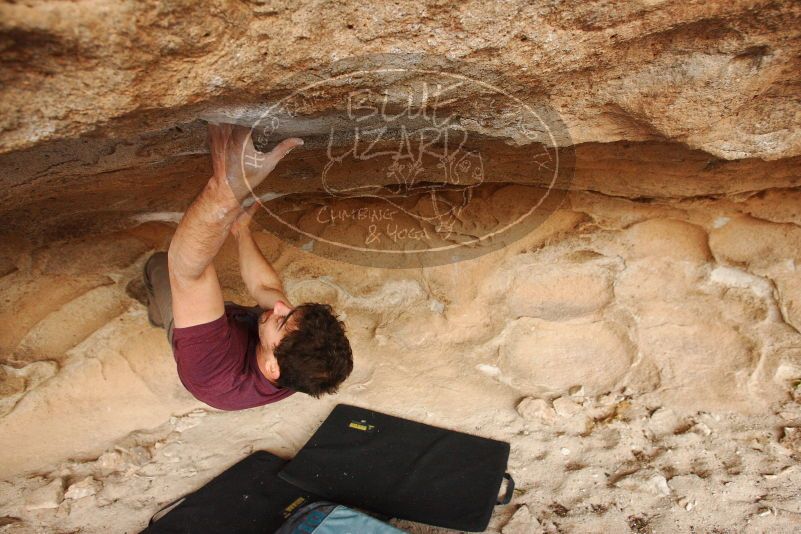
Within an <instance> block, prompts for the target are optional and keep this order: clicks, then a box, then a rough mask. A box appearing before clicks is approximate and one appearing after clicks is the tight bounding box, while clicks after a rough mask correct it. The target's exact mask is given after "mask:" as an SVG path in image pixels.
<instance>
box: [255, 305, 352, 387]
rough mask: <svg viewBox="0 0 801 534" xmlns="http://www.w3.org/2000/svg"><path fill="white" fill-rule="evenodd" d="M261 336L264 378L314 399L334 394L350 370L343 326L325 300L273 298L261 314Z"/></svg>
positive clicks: (350, 356) (350, 365)
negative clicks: (302, 301)
mask: <svg viewBox="0 0 801 534" xmlns="http://www.w3.org/2000/svg"><path fill="white" fill-rule="evenodd" d="M259 340H260V344H261V350H262V352H263V353H264V359H265V366H264V367H265V375H266V376H267V378H268V379H269V380H271V381H273V382H274V383H276V384H277V385H279V386H282V387H286V388H290V389H293V390H295V391H300V392H302V393H306V394H308V395H311V396H313V397H319V396H320V395H322V394H324V393H335V392H336V391H337V389H338V387H339V385H340V384H341V383H342V382H344V381H345V379H346V378H347V377H348V376H349V375H350V373H351V371H352V370H353V355H352V352H351V348H350V343H349V342H348V338H347V337H346V336H345V325H344V323H343V322H342V321H340V320H339V319H337V317H336V316H335V315H334V314H333V311H332V308H331V306H329V305H327V304H315V303H307V304H302V305H300V306H297V307H291V306H289V305H287V304H285V303H284V302H282V301H278V302H276V304H275V307H274V308H273V309H272V310H271V311H266V312H264V313H263V314H262V315H261V317H260V318H259Z"/></svg>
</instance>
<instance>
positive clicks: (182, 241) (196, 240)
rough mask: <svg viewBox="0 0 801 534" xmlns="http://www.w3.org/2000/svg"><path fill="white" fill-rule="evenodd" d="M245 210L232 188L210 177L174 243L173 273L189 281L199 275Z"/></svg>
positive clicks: (187, 212)
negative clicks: (240, 205) (242, 210)
mask: <svg viewBox="0 0 801 534" xmlns="http://www.w3.org/2000/svg"><path fill="white" fill-rule="evenodd" d="M239 213H241V209H240V207H239V204H238V203H237V201H236V198H235V197H234V195H233V193H232V192H231V189H230V188H229V187H228V185H227V184H226V183H225V182H221V181H220V180H218V179H216V178H212V179H211V180H209V182H208V184H206V187H205V188H204V189H203V191H201V193H200V195H198V197H197V198H196V199H195V200H194V202H192V205H190V206H189V209H187V210H186V213H185V214H184V217H183V219H181V223H180V224H179V225H178V228H177V229H176V231H175V235H174V236H173V238H172V242H171V243H170V250H169V267H170V274H171V275H173V276H175V277H178V278H184V279H189V280H194V279H197V278H199V277H200V276H201V275H202V274H203V272H204V271H205V270H206V268H207V267H208V266H209V265H210V264H211V262H212V261H213V260H214V257H215V256H216V255H217V253H218V252H219V251H220V248H221V247H222V245H223V242H224V241H225V238H226V237H227V236H228V232H229V229H230V228H231V224H232V223H233V222H234V220H235V219H236V217H237V216H238V215H239Z"/></svg>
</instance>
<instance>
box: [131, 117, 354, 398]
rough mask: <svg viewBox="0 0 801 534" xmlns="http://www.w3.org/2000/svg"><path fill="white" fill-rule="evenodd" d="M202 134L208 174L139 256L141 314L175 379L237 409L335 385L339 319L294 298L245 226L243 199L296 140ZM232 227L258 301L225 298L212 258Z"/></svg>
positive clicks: (345, 354)
mask: <svg viewBox="0 0 801 534" xmlns="http://www.w3.org/2000/svg"><path fill="white" fill-rule="evenodd" d="M209 135H210V142H211V156H212V165H213V168H214V173H213V175H212V177H211V179H210V180H209V182H208V183H207V184H206V187H205V188H204V189H203V191H202V192H201V193H200V195H199V196H198V197H197V198H196V199H195V200H194V202H192V205H191V206H189V209H187V211H186V213H185V214H184V217H183V219H182V220H181V223H180V224H179V225H178V228H177V229H176V231H175V235H174V236H173V239H172V242H171V243H170V248H169V252H168V253H166V254H165V253H164V252H158V253H156V254H154V255H153V256H151V257H150V259H148V261H147V263H146V264H145V273H144V281H145V288H146V289H147V293H148V297H149V303H148V317H149V319H150V321H151V323H153V324H154V325H157V326H163V327H164V328H165V329H166V330H167V338H168V339H169V341H170V344H171V345H172V349H173V354H174V356H175V361H176V364H177V367H178V376H179V377H180V379H181V382H182V383H183V384H184V386H185V387H186V389H187V390H189V392H191V393H192V394H193V395H194V396H195V397H196V398H198V399H199V400H201V401H203V402H205V403H206V404H208V405H210V406H213V407H215V408H220V409H223V410H241V409H245V408H252V407H254V406H261V405H263V404H268V403H271V402H276V401H279V400H281V399H284V398H286V397H288V396H289V395H291V394H292V393H294V392H295V391H300V392H303V393H307V394H309V395H312V396H314V397H319V396H320V395H322V394H324V393H334V392H336V390H337V388H338V387H339V385H340V384H341V383H342V382H343V381H344V380H345V379H346V378H347V377H348V375H349V374H350V372H351V371H352V369H353V358H352V354H351V348H350V344H349V342H348V339H347V337H346V336H345V328H344V324H343V323H342V322H341V321H340V320H338V319H337V317H336V316H335V315H334V314H333V313H332V309H331V307H330V306H328V305H325V304H315V303H307V304H302V305H300V306H297V307H294V306H292V304H291V303H290V302H289V299H287V297H286V295H285V292H284V288H283V285H282V283H281V279H280V277H279V276H278V274H277V273H276V272H275V270H274V269H273V268H272V266H271V265H270V263H269V262H268V261H267V259H266V258H265V257H264V256H263V255H262V253H261V251H260V250H259V248H258V246H257V245H256V242H255V240H254V239H253V236H252V235H251V232H250V221H251V217H252V215H253V211H254V209H255V206H254V207H251V208H249V209H246V210H243V209H242V207H241V206H242V205H243V201H244V200H245V199H246V198H247V197H248V196H249V192H250V190H251V189H255V188H256V186H258V185H259V183H261V182H262V181H263V180H264V178H266V177H267V175H268V174H269V173H270V172H271V171H272V170H273V168H275V165H276V164H277V163H278V162H279V161H280V160H281V159H282V158H283V157H284V156H285V155H286V154H287V153H288V152H289V151H290V150H292V149H293V148H295V147H297V146H300V145H302V144H303V141H302V140H301V139H297V138H292V139H286V140H284V141H283V142H281V143H280V144H278V146H276V147H275V148H274V149H273V150H272V151H271V152H270V153H269V154H262V153H260V152H257V151H256V149H255V147H254V146H253V141H252V140H251V137H250V131H248V129H247V128H243V127H238V126H232V125H228V124H209ZM250 163H257V165H256V166H255V167H251V166H250ZM229 233H231V234H232V235H233V236H234V237H235V238H236V240H237V244H238V250H239V264H240V269H241V273H242V279H243V280H244V282H245V286H246V287H247V289H248V292H249V293H250V294H251V296H253V298H254V299H255V301H256V302H257V303H258V304H257V306H254V307H251V308H248V307H244V306H239V305H236V304H233V303H230V302H225V301H223V296H222V289H221V288H220V283H219V281H218V279H217V273H216V271H215V270H214V264H213V263H212V261H213V259H214V257H215V256H216V255H217V253H218V252H219V250H220V247H222V244H223V242H224V241H225V239H226V237H227V236H228V234H229Z"/></svg>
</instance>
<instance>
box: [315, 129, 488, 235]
mask: <svg viewBox="0 0 801 534" xmlns="http://www.w3.org/2000/svg"><path fill="white" fill-rule="evenodd" d="M461 133H462V134H463V139H462V141H461V142H460V143H458V145H457V147H456V148H455V150H454V149H453V148H451V149H450V150H449V149H448V148H447V147H448V145H447V143H446V144H445V145H444V146H445V148H441V147H439V149H438V150H433V148H434V146H433V144H432V143H431V142H424V141H423V139H422V138H421V139H420V140H419V141H412V140H411V136H409V135H406V132H405V131H402V135H401V141H400V143H399V145H398V147H397V148H395V149H393V150H387V149H386V146H384V147H382V149H378V148H375V147H376V145H377V143H372V144H370V145H369V147H368V149H367V150H364V151H359V142H360V141H363V139H360V136H359V135H357V136H356V137H355V141H354V146H353V147H351V148H350V149H349V150H347V151H346V152H345V153H344V154H339V155H334V150H333V148H332V146H331V144H332V142H333V139H334V138H333V133H332V135H331V137H330V138H329V150H328V162H327V163H326V165H325V167H324V168H323V171H322V182H323V187H324V188H325V190H326V192H328V193H329V194H330V195H332V196H333V197H336V198H343V199H344V198H351V199H353V198H376V199H380V200H382V201H384V202H387V203H388V204H390V205H391V206H392V207H394V208H395V209H397V210H399V211H400V212H403V213H405V214H406V215H408V216H409V217H411V218H413V219H415V220H417V221H418V222H419V223H420V224H421V226H422V225H423V224H425V225H428V226H430V227H431V228H432V229H433V230H434V231H436V232H437V233H438V234H441V237H443V238H444V239H448V238H449V237H450V236H451V234H452V232H453V231H454V226H455V225H456V223H457V222H458V221H459V217H460V215H461V214H462V211H463V210H464V209H465V208H466V207H467V205H468V204H469V203H470V200H471V198H472V196H473V189H475V188H476V187H478V186H479V185H481V184H482V183H483V182H484V160H483V158H482V156H481V153H480V152H478V151H470V150H466V149H465V148H464V145H465V142H466V137H467V132H464V131H462V132H461ZM345 161H347V164H346V163H345ZM360 164H361V165H362V168H363V169H364V172H366V173H369V174H368V176H367V182H368V183H366V184H364V183H362V184H361V185H355V186H354V185H349V184H348V183H346V182H350V183H351V184H352V176H353V170H354V169H356V168H358V166H359V165H360ZM345 165H348V166H349V167H348V168H349V169H350V170H351V172H350V173H343V172H341V170H342V169H344V168H345V167H344V166H345ZM442 234H444V235H442Z"/></svg>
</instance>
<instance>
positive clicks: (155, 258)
mask: <svg viewBox="0 0 801 534" xmlns="http://www.w3.org/2000/svg"><path fill="white" fill-rule="evenodd" d="M144 279H145V288H146V289H147V296H148V299H149V300H148V302H149V303H148V306H147V317H148V319H149V320H150V322H151V324H153V325H154V326H161V327H162V328H164V329H165V330H167V339H168V340H169V342H170V345H172V329H173V320H172V291H171V290H170V274H169V271H168V270H167V253H166V252H156V253H155V254H153V255H152V256H150V258H149V259H148V260H147V263H145V273H144Z"/></svg>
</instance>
